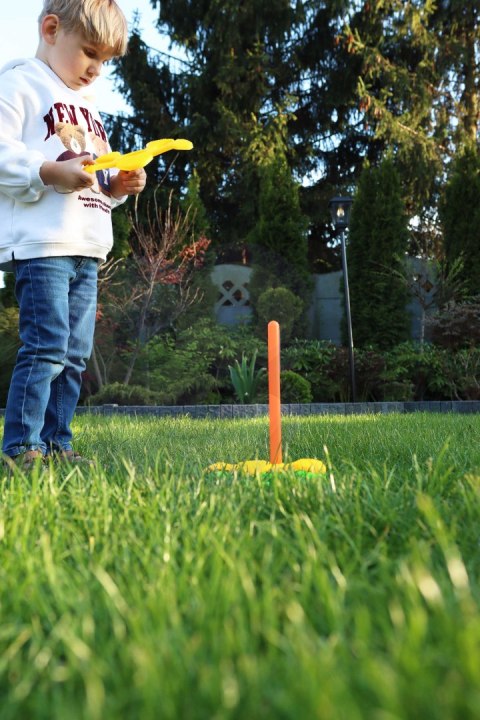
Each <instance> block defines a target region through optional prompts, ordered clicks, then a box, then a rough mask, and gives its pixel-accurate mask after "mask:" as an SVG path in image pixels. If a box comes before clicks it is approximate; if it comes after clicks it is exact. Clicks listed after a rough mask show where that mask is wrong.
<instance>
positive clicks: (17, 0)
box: [0, 0, 168, 114]
mask: <svg viewBox="0 0 480 720" xmlns="http://www.w3.org/2000/svg"><path fill="white" fill-rule="evenodd" d="M118 4H119V5H120V7H121V8H122V10H123V12H124V13H125V17H126V18H127V20H128V23H129V25H130V26H131V25H132V24H133V18H134V14H135V11H138V13H139V16H140V22H139V28H140V31H141V34H142V38H143V40H144V41H145V42H146V43H147V45H150V46H152V47H154V48H157V49H164V50H166V51H168V48H165V47H162V46H161V38H160V35H159V34H158V32H157V30H156V29H155V19H156V17H157V16H158V7H157V9H156V10H154V9H153V8H152V6H151V4H150V2H149V0H118ZM42 6H43V2H42V0H12V1H11V2H6V3H3V2H2V8H1V9H0V24H1V28H2V42H1V43H0V67H2V66H3V65H4V64H5V63H6V62H8V61H9V60H12V59H16V58H21V57H33V56H34V55H35V52H36V49H37V45H38V24H37V18H38V16H39V14H40V11H41V9H42ZM108 75H109V70H108V67H107V68H105V70H104V74H103V75H102V76H100V77H99V78H97V80H95V83H94V84H93V86H92V90H94V92H95V95H96V104H97V107H98V109H99V110H100V111H103V112H109V113H113V114H115V113H117V112H126V113H128V112H129V108H128V106H127V105H126V103H125V101H124V100H123V98H122V97H121V95H120V94H119V93H118V92H116V91H115V88H114V82H113V79H112V78H110V77H109V76H108Z"/></svg>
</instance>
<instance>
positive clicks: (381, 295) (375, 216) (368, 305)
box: [347, 158, 409, 348]
mask: <svg viewBox="0 0 480 720" xmlns="http://www.w3.org/2000/svg"><path fill="white" fill-rule="evenodd" d="M407 244H408V229H407V222H406V215H405V206H404V202H403V199H402V195H401V186H400V179H399V174H398V171H397V170H396V167H395V164H394V162H393V160H392V159H391V158H387V159H385V160H384V161H383V162H382V163H381V164H380V166H379V167H376V168H373V167H366V168H365V169H364V171H363V173H362V175H361V177H360V180H359V183H358V188H357V193H356V195H355V200H354V204H353V207H352V217H351V223H350V231H349V246H348V250H347V257H348V272H349V285H350V301H351V314H352V326H353V338H354V342H355V344H356V345H358V346H368V345H372V346H375V347H378V348H390V347H392V346H394V345H396V344H397V343H400V342H402V341H404V340H406V339H407V338H408V335H409V332H408V329H409V328H408V325H409V323H408V313H407V310H406V305H407V302H408V297H407V291H406V288H405V284H404V283H403V282H402V280H401V273H400V272H396V271H400V270H401V268H402V263H403V262H404V259H405V254H406V251H407Z"/></svg>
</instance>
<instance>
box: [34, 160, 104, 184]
mask: <svg viewBox="0 0 480 720" xmlns="http://www.w3.org/2000/svg"><path fill="white" fill-rule="evenodd" d="M92 163H93V158H92V157H91V156H90V155H81V156H80V157H75V158H72V159H71V160H59V161H50V160H47V161H45V162H44V163H43V165H42V167H41V168H40V177H41V178H42V180H43V183H44V185H59V186H61V187H63V188H65V189H66V190H77V191H80V190H84V189H85V188H89V187H92V185H93V183H94V182H95V175H93V174H92V173H87V172H85V170H84V169H83V166H84V165H92Z"/></svg>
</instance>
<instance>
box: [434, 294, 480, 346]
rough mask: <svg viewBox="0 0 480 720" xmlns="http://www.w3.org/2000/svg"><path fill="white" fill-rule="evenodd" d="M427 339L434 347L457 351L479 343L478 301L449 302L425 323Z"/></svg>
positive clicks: (479, 305) (479, 320)
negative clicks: (438, 346)
mask: <svg viewBox="0 0 480 720" xmlns="http://www.w3.org/2000/svg"><path fill="white" fill-rule="evenodd" d="M426 326H427V332H428V334H429V338H430V339H431V340H432V342H433V343H435V345H440V346H441V347H445V348H452V349H455V350H456V349H459V348H465V347H472V346H476V345H478V344H479V343H480V301H479V300H472V301H470V302H463V303H457V302H454V301H452V302H449V303H448V304H447V305H445V307H444V308H442V309H441V310H439V311H438V312H436V313H434V314H432V315H430V316H429V317H428V318H427V321H426Z"/></svg>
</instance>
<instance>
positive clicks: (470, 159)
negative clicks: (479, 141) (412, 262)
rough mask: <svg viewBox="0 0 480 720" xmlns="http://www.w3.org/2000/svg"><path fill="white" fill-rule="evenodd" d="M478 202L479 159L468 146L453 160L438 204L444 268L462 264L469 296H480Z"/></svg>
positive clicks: (479, 194) (479, 224)
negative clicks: (444, 260)
mask: <svg viewBox="0 0 480 720" xmlns="http://www.w3.org/2000/svg"><path fill="white" fill-rule="evenodd" d="M479 198H480V157H479V154H478V151H477V150H476V148H475V147H474V146H472V145H470V147H467V148H466V149H465V151H464V152H463V153H461V154H460V155H459V156H458V157H457V158H456V159H455V160H454V162H453V164H452V168H451V171H450V175H449V179H448V182H447V184H446V187H445V190H444V193H443V196H442V199H441V203H440V217H441V221H442V226H443V233H444V235H443V237H444V250H445V259H446V262H447V267H450V268H452V267H454V265H455V263H456V262H458V261H459V260H462V262H463V270H462V277H463V280H464V283H465V290H466V292H467V294H468V295H478V294H479V292H480V291H479V285H480V242H479V238H480V205H479V202H478V199H479Z"/></svg>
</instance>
